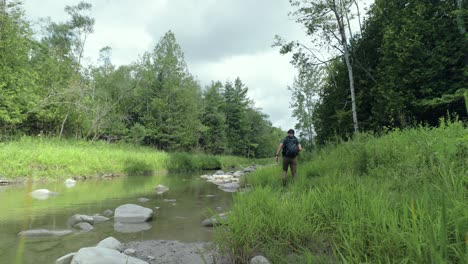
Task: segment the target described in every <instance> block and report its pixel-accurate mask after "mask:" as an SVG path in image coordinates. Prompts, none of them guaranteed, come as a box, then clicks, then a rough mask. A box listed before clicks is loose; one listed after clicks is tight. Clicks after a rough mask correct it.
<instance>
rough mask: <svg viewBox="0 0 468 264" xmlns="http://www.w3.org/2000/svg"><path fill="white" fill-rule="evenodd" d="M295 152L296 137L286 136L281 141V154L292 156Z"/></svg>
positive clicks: (297, 150)
mask: <svg viewBox="0 0 468 264" xmlns="http://www.w3.org/2000/svg"><path fill="white" fill-rule="evenodd" d="M297 154H299V141H297V138H296V137H286V138H285V139H284V143H283V155H284V156H286V157H292V158H293V157H296V156H297Z"/></svg>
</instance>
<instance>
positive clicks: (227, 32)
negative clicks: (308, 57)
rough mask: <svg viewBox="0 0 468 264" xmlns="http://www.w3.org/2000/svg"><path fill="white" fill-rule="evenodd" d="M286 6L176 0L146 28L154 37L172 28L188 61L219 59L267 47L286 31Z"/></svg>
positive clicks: (261, 1)
mask: <svg viewBox="0 0 468 264" xmlns="http://www.w3.org/2000/svg"><path fill="white" fill-rule="evenodd" d="M194 2H197V3H196V4H195V3H194ZM206 2H209V3H208V4H206ZM188 9H190V11H188ZM289 10H290V4H289V2H288V1H277V0H275V1H271V0H258V1H252V0H220V1H211V2H210V1H205V4H201V3H200V1H189V0H185V1H184V0H176V1H170V3H169V6H168V9H167V10H166V11H167V12H169V13H168V14H166V15H165V16H164V18H162V17H155V19H154V20H153V21H152V22H151V24H150V26H149V27H148V29H147V30H148V31H149V32H150V34H151V35H152V36H155V37H156V36H162V34H164V32H165V31H167V30H172V31H173V32H174V33H175V35H176V38H177V40H178V42H179V44H180V45H181V46H182V49H183V51H184V53H185V55H186V58H187V59H188V60H189V61H210V60H219V59H221V58H223V57H227V56H234V55H250V54H255V53H256V52H258V51H259V50H265V49H268V48H270V47H271V45H272V44H273V40H274V35H275V34H280V35H285V34H290V33H291V32H290V31H291V25H292V24H294V23H293V21H291V20H290V19H289V18H288V15H287V14H288V12H289ZM156 38H159V37H156ZM156 41H157V39H156Z"/></svg>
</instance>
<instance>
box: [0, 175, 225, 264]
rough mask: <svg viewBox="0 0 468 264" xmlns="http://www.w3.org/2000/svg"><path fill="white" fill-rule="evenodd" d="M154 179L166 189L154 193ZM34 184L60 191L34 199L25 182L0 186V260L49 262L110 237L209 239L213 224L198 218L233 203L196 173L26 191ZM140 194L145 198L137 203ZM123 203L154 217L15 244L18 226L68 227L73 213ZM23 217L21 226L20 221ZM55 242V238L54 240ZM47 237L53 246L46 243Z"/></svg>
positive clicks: (52, 185)
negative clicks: (149, 219)
mask: <svg viewBox="0 0 468 264" xmlns="http://www.w3.org/2000/svg"><path fill="white" fill-rule="evenodd" d="M159 184H161V185H164V186H167V187H168V188H169V191H167V192H164V193H162V194H158V193H157V191H156V190H155V187H156V186H157V185H159ZM35 189H48V190H54V191H57V192H59V193H60V195H59V196H55V197H51V198H50V199H47V200H34V199H31V196H29V195H28V193H29V192H30V191H28V188H25V187H24V186H9V187H6V188H2V191H0V263H15V260H18V258H19V257H21V258H22V261H21V262H19V263H27V264H29V263H53V262H54V261H55V260H56V259H57V258H59V257H60V256H62V255H65V254H67V253H70V252H75V251H76V250H77V249H79V248H81V247H86V246H93V245H95V244H96V243H98V242H99V241H101V240H102V239H104V238H106V237H109V236H113V237H115V238H117V239H118V240H120V241H122V242H127V241H133V240H148V239H164V240H179V241H182V242H195V241H210V240H211V238H212V229H210V228H206V227H202V226H201V222H202V220H204V219H206V218H207V217H209V216H210V213H209V212H210V211H211V212H212V211H227V210H228V209H229V208H230V206H231V203H232V194H229V193H224V192H222V191H220V190H219V189H218V188H217V186H216V185H214V184H211V183H207V182H205V181H204V180H202V179H200V178H199V177H198V174H197V175H193V176H192V175H156V176H153V177H126V178H114V179H113V180H94V181H89V180H88V181H78V182H77V184H76V185H75V187H74V188H67V187H66V186H65V185H64V184H63V181H60V182H53V183H48V184H38V183H35V184H34V185H33V186H30V187H29V190H35ZM28 197H29V199H28ZM142 197H143V198H147V199H148V201H146V202H139V201H138V199H139V198H142ZM28 200H29V203H30V205H28V202H27V201H28ZM128 203H132V204H137V205H140V206H143V207H146V208H150V209H152V210H153V211H154V216H153V220H152V221H151V222H147V223H143V224H138V225H126V224H125V225H124V224H117V223H114V220H113V219H110V220H109V221H105V222H101V223H97V224H94V229H93V230H92V231H91V232H86V233H83V232H79V231H78V230H76V229H73V233H72V234H70V235H67V236H65V237H61V238H59V239H54V240H53V241H42V242H40V241H39V242H38V241H28V239H27V240H26V241H23V243H24V245H23V244H21V243H20V238H19V237H18V233H20V232H21V231H24V230H30V229H47V230H64V229H69V228H70V227H69V226H68V225H67V222H68V219H69V218H70V217H71V216H73V215H75V214H85V215H90V216H92V215H94V214H100V215H103V214H104V212H105V211H106V210H111V211H115V209H116V208H117V207H119V206H120V205H123V204H128ZM217 209H218V210H217ZM111 217H112V216H111ZM25 219H27V221H24V220H25ZM24 222H26V223H27V225H26V226H23V223H24ZM57 241H59V242H60V243H58V244H57V245H56V244H55V243H56V242H57ZM52 242H53V244H54V245H53V246H50V244H51V243H52ZM43 243H45V244H43ZM19 247H21V249H19ZM12 249H13V250H12ZM15 251H18V252H21V253H20V255H21V256H15Z"/></svg>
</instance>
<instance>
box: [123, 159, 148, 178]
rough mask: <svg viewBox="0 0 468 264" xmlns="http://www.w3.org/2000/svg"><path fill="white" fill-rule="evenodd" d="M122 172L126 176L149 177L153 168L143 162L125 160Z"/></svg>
mask: <svg viewBox="0 0 468 264" xmlns="http://www.w3.org/2000/svg"><path fill="white" fill-rule="evenodd" d="M123 171H124V173H125V174H126V175H128V176H151V175H153V174H154V171H155V168H153V167H152V166H151V164H148V163H146V162H145V161H143V160H138V159H127V160H125V162H124V165H123Z"/></svg>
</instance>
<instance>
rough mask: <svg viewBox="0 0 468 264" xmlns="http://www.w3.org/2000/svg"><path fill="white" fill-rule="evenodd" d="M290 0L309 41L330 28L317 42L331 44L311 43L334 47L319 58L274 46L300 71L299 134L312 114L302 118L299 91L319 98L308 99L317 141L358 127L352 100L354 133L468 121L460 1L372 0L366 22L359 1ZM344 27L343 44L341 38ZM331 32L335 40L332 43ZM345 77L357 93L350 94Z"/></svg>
mask: <svg viewBox="0 0 468 264" xmlns="http://www.w3.org/2000/svg"><path fill="white" fill-rule="evenodd" d="M291 3H292V4H293V6H294V7H295V8H296V12H295V13H294V14H293V15H294V17H296V18H297V20H298V22H300V23H302V24H304V25H305V27H306V29H307V33H308V35H309V36H310V37H311V38H316V37H317V36H318V33H320V32H322V33H329V34H328V35H327V34H322V35H321V36H320V40H322V41H323V40H324V39H325V40H327V39H326V36H328V37H329V39H328V40H330V41H326V42H321V43H319V42H316V43H315V44H317V43H318V44H321V45H322V46H327V45H328V46H330V47H335V48H338V50H339V52H335V53H333V54H335V56H333V57H332V58H331V59H329V60H325V59H323V58H322V59H320V56H318V54H317V53H314V52H315V51H314V49H312V48H310V47H307V46H305V45H303V44H302V43H298V42H289V43H286V42H284V41H283V42H282V41H281V40H279V41H278V43H277V44H279V45H280V46H281V48H282V49H281V52H282V53H288V52H292V53H294V56H293V58H294V60H293V63H294V65H295V66H296V67H297V68H298V69H299V76H298V82H296V83H295V85H294V86H293V87H291V89H292V90H293V91H294V92H295V93H294V94H295V95H296V96H295V97H294V98H293V103H292V107H293V108H294V109H296V111H295V114H296V116H297V117H298V120H299V123H298V128H300V129H301V130H303V131H307V130H306V129H307V128H308V127H309V123H308V122H309V121H310V120H311V119H310V118H306V119H305V120H304V121H302V120H301V117H304V116H306V114H307V115H309V116H310V112H307V113H305V112H304V111H303V110H304V108H303V106H304V104H301V103H300V102H301V100H302V102H304V98H306V96H305V95H308V96H309V97H310V96H312V97H314V98H318V99H316V100H315V102H314V103H313V104H312V105H313V110H312V112H313V113H312V123H313V126H314V129H315V133H316V140H317V142H318V143H324V142H326V141H328V140H333V139H334V138H335V137H339V138H348V137H350V136H352V134H353V133H355V132H356V124H354V123H353V109H352V106H353V104H352V103H353V102H354V103H355V105H356V117H357V120H358V122H359V130H360V131H372V132H380V131H386V130H388V129H393V128H405V127H410V126H414V125H417V124H428V125H437V124H438V122H439V119H440V118H441V117H443V116H447V115H450V116H454V115H456V116H458V118H460V119H465V120H466V118H467V110H466V106H465V99H464V93H467V86H466V84H467V83H468V78H467V76H468V67H467V63H468V56H467V54H468V40H467V39H468V36H467V34H466V23H467V22H466V21H467V20H466V17H467V15H468V11H467V10H468V9H467V8H468V3H467V2H466V1H463V0H457V1H455V0H451V1H442V0H433V1H426V0H394V1H386V0H375V3H374V4H373V5H372V6H371V8H370V9H369V11H368V12H367V15H366V19H365V20H364V23H361V22H362V17H361V14H360V13H359V12H358V11H359V10H360V9H359V6H358V3H359V1H355V0H320V1H310V0H302V1H296V0H291ZM327 8H328V9H327ZM352 10H355V11H354V12H352ZM334 11H336V13H337V15H335V14H334ZM353 18H354V19H355V21H356V24H358V25H359V27H356V28H357V29H356V30H352V29H351V22H350V21H351V20H352V19H353ZM330 21H333V23H331V22H330ZM342 29H344V31H345V33H346V37H347V38H348V41H347V42H346V41H343V40H342V39H341V38H340V31H341V30H342ZM320 30H322V31H320ZM324 36H325V37H324ZM333 36H335V37H338V38H337V41H335V42H333V41H331V40H333ZM346 50H347V51H348V52H349V54H348V55H349V61H347V60H346V54H345V52H346ZM348 63H349V64H348ZM350 68H351V69H352V71H351V72H350V71H349V69H350ZM313 74H315V75H316V74H320V75H321V76H322V78H321V80H320V81H312V82H311V81H310V76H311V75H313ZM350 74H352V75H350ZM350 76H351V78H350ZM351 80H352V81H353V86H354V87H353V88H354V90H355V98H353V97H352V96H351V95H352V94H351V93H350V81H351ZM301 94H302V97H301V96H297V95H301ZM301 107H302V108H301ZM301 109H302V110H301Z"/></svg>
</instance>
